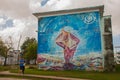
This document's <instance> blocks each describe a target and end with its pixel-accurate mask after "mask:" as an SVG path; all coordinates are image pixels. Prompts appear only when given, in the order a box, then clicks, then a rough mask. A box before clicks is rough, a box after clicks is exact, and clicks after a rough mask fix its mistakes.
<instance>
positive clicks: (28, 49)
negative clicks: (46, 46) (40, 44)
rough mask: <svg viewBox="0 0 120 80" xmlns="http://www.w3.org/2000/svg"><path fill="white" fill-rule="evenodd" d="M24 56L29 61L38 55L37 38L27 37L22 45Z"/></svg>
mask: <svg viewBox="0 0 120 80" xmlns="http://www.w3.org/2000/svg"><path fill="white" fill-rule="evenodd" d="M21 50H22V52H23V57H24V58H25V59H26V60H27V61H28V62H29V61H30V60H33V59H36V57H37V41H36V39H35V38H27V39H26V40H25V42H24V43H23V45H22V46H21Z"/></svg>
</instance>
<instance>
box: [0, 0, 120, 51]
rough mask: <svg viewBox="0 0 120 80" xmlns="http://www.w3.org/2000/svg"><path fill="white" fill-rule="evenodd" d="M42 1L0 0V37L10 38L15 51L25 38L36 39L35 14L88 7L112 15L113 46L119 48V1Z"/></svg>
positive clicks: (6, 40) (7, 39)
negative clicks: (44, 2) (97, 8)
mask: <svg viewBox="0 0 120 80" xmlns="http://www.w3.org/2000/svg"><path fill="white" fill-rule="evenodd" d="M41 1H42V0H0V37H1V38H2V39H3V40H4V41H5V42H9V36H11V39H12V42H13V46H14V48H15V49H17V46H18V42H19V39H20V35H21V36H22V37H21V44H22V43H23V41H24V40H25V39H26V37H35V38H37V32H36V31H37V18H36V17H35V16H34V15H32V13H35V12H48V11H56V10H57V11H58V10H65V9H75V8H83V7H90V6H99V5H104V7H105V8H104V15H112V18H111V19H112V32H113V41H114V46H120V28H119V23H120V18H119V16H120V10H119V5H120V0H48V2H47V3H46V4H45V5H44V6H42V5H41V4H40V3H41Z"/></svg>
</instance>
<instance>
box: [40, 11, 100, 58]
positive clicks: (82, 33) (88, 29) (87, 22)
mask: <svg viewBox="0 0 120 80" xmlns="http://www.w3.org/2000/svg"><path fill="white" fill-rule="evenodd" d="M62 29H64V30H65V31H67V32H70V33H72V34H73V35H75V36H76V37H77V38H79V40H80V43H79V44H78V46H77V49H76V52H75V54H74V59H77V57H79V56H89V55H93V54H95V55H100V54H101V52H102V50H101V33H100V13H99V12H98V11H95V12H86V13H77V14H67V15H59V16H50V17H44V18H42V19H40V20H39V21H38V55H39V54H40V55H43V54H47V55H53V56H56V57H60V58H63V49H62V48H61V47H60V46H58V45H57V44H56V43H55V39H56V38H57V36H58V35H59V34H60V33H61V30H62ZM97 57H101V56H97Z"/></svg>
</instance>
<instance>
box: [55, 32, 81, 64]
mask: <svg viewBox="0 0 120 80" xmlns="http://www.w3.org/2000/svg"><path fill="white" fill-rule="evenodd" d="M79 42H80V40H79V39H78V38H77V37H75V36H74V35H73V34H71V33H70V32H67V31H65V30H62V32H61V33H60V35H59V36H58V37H57V38H56V44H57V45H59V46H60V47H62V48H63V49H64V59H65V63H70V61H71V60H72V59H73V56H74V53H75V51H76V48H77V45H78V43H79Z"/></svg>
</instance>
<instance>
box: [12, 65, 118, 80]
mask: <svg viewBox="0 0 120 80" xmlns="http://www.w3.org/2000/svg"><path fill="white" fill-rule="evenodd" d="M10 71H11V72H14V73H17V72H18V69H14V70H13V69H12V70H10ZM25 74H35V75H47V76H61V77H72V78H82V79H91V80H120V65H117V66H116V71H115V72H95V71H89V72H87V71H78V70H72V71H43V70H38V69H26V70H25ZM31 79H32V78H31ZM32 80H34V79H32ZM35 80H37V79H35ZM44 80H45V79H44ZM47 80H49V79H47Z"/></svg>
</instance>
